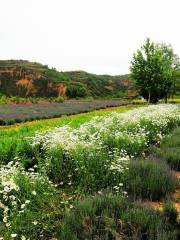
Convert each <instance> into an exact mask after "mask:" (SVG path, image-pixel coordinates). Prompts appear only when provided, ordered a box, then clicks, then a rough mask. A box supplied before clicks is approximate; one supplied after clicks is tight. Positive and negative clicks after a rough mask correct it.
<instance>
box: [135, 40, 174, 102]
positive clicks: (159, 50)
mask: <svg viewBox="0 0 180 240" xmlns="http://www.w3.org/2000/svg"><path fill="white" fill-rule="evenodd" d="M176 60H177V58H176V56H175V55H174V53H173V49H172V47H171V46H168V45H166V44H154V43H153V42H151V41H150V39H147V40H146V42H145V44H144V45H143V46H142V47H141V50H138V51H137V53H135V54H134V56H133V60H132V62H131V77H132V78H133V79H134V80H135V82H136V86H137V88H138V90H139V92H140V94H141V95H142V96H143V97H144V98H145V99H147V100H148V101H149V102H152V103H156V102H158V100H159V99H161V98H167V96H168V93H169V92H170V90H171V87H172V84H173V72H174V69H175V67H176V66H177V64H176V63H177V62H176Z"/></svg>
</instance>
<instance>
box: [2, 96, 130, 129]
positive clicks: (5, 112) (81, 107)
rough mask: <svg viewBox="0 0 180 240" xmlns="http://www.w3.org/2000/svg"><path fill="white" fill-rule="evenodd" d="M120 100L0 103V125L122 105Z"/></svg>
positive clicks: (122, 102)
mask: <svg viewBox="0 0 180 240" xmlns="http://www.w3.org/2000/svg"><path fill="white" fill-rule="evenodd" d="M128 103H129V102H127V101H122V100H93V101H80V100H76V101H72V100H69V101H65V102H63V103H55V102H54V103H37V104H29V105H28V104H16V105H11V104H9V105H8V104H6V105H0V125H9V124H14V123H18V122H23V121H30V120H33V119H43V118H54V117H60V116H62V115H72V114H77V113H83V112H89V111H92V110H95V109H103V108H107V107H115V106H123V105H127V104H128Z"/></svg>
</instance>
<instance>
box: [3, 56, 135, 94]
mask: <svg viewBox="0 0 180 240" xmlns="http://www.w3.org/2000/svg"><path fill="white" fill-rule="evenodd" d="M132 89H133V85H132V82H131V81H130V80H129V76H128V75H119V76H110V75H96V74H91V73H87V72H84V71H71V72H59V71H57V70H56V69H55V68H52V69H50V68H48V66H47V65H42V64H40V63H36V62H29V61H24V60H0V93H1V94H5V95H7V96H18V97H57V96H63V97H68V98H74V97H86V96H92V97H95V98H101V97H112V96H114V97H122V96H127V95H128V96H131V95H132V94H133V91H132Z"/></svg>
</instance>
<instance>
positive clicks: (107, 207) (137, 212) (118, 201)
mask: <svg viewBox="0 0 180 240" xmlns="http://www.w3.org/2000/svg"><path fill="white" fill-rule="evenodd" d="M58 237H59V238H60V239H62V240H66V239H68V240H75V239H76V240H83V239H87V240H88V239H89V240H90V239H107V240H109V239H113V240H115V239H128V240H130V239H134V240H139V239H148V240H155V239H156V240H162V239H166V240H172V239H176V240H177V239H178V236H177V233H175V232H174V229H173V228H171V227H169V226H168V225H166V219H165V218H164V216H163V214H161V213H160V212H158V211H155V210H152V209H150V208H147V207H142V206H141V205H139V204H136V203H130V202H129V201H128V200H127V199H126V198H123V197H121V196H118V195H99V196H95V197H93V198H88V199H85V200H84V201H83V202H81V203H79V204H77V205H75V207H74V210H73V211H72V212H70V213H65V214H64V218H63V219H62V224H61V226H60V230H59V232H58Z"/></svg>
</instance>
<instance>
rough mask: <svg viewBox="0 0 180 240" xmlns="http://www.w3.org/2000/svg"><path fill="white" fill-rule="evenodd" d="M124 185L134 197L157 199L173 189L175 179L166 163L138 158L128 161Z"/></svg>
mask: <svg viewBox="0 0 180 240" xmlns="http://www.w3.org/2000/svg"><path fill="white" fill-rule="evenodd" d="M124 185H125V188H126V190H127V192H128V194H129V195H130V196H131V197H133V198H134V199H138V198H140V199H146V198H148V199H152V200H159V199H161V198H162V197H164V196H166V195H169V194H170V193H172V192H173V191H174V190H175V187H176V180H175V178H174V176H173V175H172V174H171V173H170V169H169V168H168V166H167V165H166V164H164V163H162V162H157V161H156V160H155V159H149V160H145V159H140V160H131V161H130V164H129V171H127V172H126V174H125V178H124Z"/></svg>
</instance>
